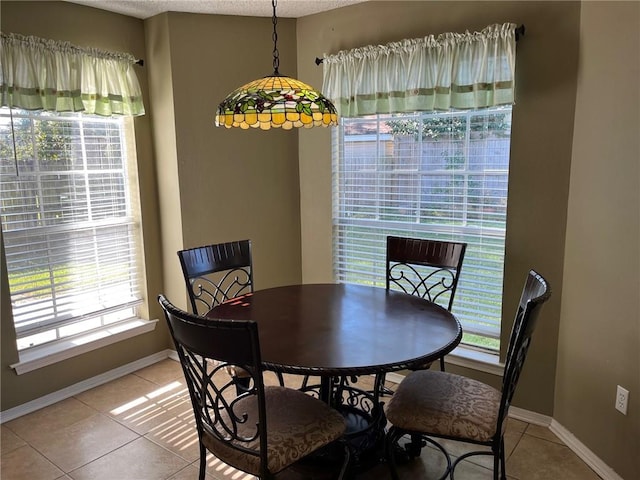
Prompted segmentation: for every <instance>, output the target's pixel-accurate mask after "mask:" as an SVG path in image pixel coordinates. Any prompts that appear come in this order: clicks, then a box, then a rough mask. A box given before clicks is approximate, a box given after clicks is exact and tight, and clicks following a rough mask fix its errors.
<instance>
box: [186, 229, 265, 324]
mask: <svg viewBox="0 0 640 480" xmlns="http://www.w3.org/2000/svg"><path fill="white" fill-rule="evenodd" d="M178 257H179V258H180V265H181V267H182V273H183V274H184V280H185V282H186V284H187V290H188V292H189V301H190V302H191V308H192V309H193V313H195V314H201V315H203V314H205V313H206V312H208V311H209V310H211V309H212V308H213V307H214V306H216V305H218V304H220V303H222V302H224V301H226V300H230V299H232V298H235V297H237V296H239V295H244V294H245V293H250V292H253V261H252V257H251V240H240V241H234V242H226V243H218V244H213V245H206V246H202V247H196V248H190V249H187V250H180V251H179V252H178Z"/></svg>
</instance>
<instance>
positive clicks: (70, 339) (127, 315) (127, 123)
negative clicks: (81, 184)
mask: <svg viewBox="0 0 640 480" xmlns="http://www.w3.org/2000/svg"><path fill="white" fill-rule="evenodd" d="M0 113H1V116H2V117H3V118H5V120H4V122H3V123H5V124H6V123H7V120H6V119H7V118H9V119H10V122H11V124H10V125H9V128H10V129H12V128H13V124H14V119H15V118H27V119H28V120H29V122H30V123H29V125H30V128H32V126H33V122H34V120H35V121H38V120H39V119H45V118H46V120H53V121H62V122H67V123H68V122H70V121H71V122H72V123H73V122H76V123H77V124H79V125H82V124H84V123H94V124H95V123H96V122H105V123H103V124H102V125H107V124H109V125H113V124H116V126H117V129H118V139H119V140H118V146H119V148H120V156H119V158H120V161H121V164H122V165H121V171H119V172H112V173H114V175H122V181H123V182H124V185H125V189H126V190H127V192H126V193H125V194H124V197H125V200H124V203H125V204H126V205H125V210H126V214H125V215H124V216H122V217H118V218H116V219H115V220H114V219H113V218H104V219H102V220H99V221H96V222H94V223H95V225H89V223H91V222H85V224H86V225H85V226H88V227H89V228H90V229H95V228H97V227H100V226H101V225H106V226H109V224H120V226H122V227H123V228H125V229H126V230H128V231H129V232H130V233H129V236H128V240H127V241H128V242H129V243H130V248H131V249H132V251H133V253H132V257H133V258H130V259H129V260H128V261H127V262H125V263H127V264H128V265H130V268H132V269H133V270H135V272H131V271H128V274H133V275H134V280H133V282H135V284H136V285H135V287H134V291H133V292H134V293H133V294H134V295H135V298H132V299H131V300H130V301H126V302H122V303H121V304H120V305H115V306H108V307H105V308H103V309H100V310H97V311H93V312H88V313H84V314H80V315H79V316H77V317H72V318H70V319H65V320H61V319H57V318H56V317H55V316H54V317H52V318H49V319H48V320H45V321H44V322H42V324H41V325H40V326H37V327H32V328H31V329H28V331H31V332H32V333H34V334H35V335H38V332H45V333H44V336H45V337H47V339H46V340H45V341H42V342H38V343H33V344H32V343H31V342H30V341H25V338H27V336H26V335H25V334H24V333H23V332H20V328H19V327H18V326H16V327H17V328H16V329H15V330H16V347H17V350H18V355H19V358H20V362H19V363H18V364H16V365H12V366H13V367H14V368H16V371H18V370H21V371H18V373H24V372H25V371H30V370H32V369H33V368H38V367H39V366H43V365H46V364H50V363H54V362H55V361H59V360H61V359H64V358H69V357H70V356H75V355H77V354H79V353H83V352H84V351H88V350H91V349H93V348H98V347H99V346H103V345H106V344H109V343H113V342H115V341H119V340H121V339H124V338H128V337H130V336H133V335H137V334H140V333H145V332H147V331H150V330H152V329H153V328H155V323H156V321H148V320H143V319H140V318H139V317H138V308H137V307H139V306H141V305H143V304H144V301H145V300H144V296H143V292H144V288H143V280H144V265H143V261H142V260H141V259H142V258H143V247H142V231H141V229H142V226H141V213H140V202H139V191H138V188H139V185H138V179H137V158H136V152H135V130H134V125H133V119H132V117H130V116H123V117H116V118H113V117H100V116H96V115H83V114H81V113H73V114H57V113H49V112H42V111H26V110H17V109H9V108H7V107H3V108H2V110H0ZM12 134H13V132H12ZM34 135H35V134H34V132H33V130H32V131H31V132H30V133H29V134H28V136H29V137H30V138H31V141H33V142H35V140H33V136H34ZM70 137H71V138H72V141H80V142H83V141H84V140H85V139H84V138H82V139H80V137H79V136H78V135H75V134H73V135H70ZM83 147H84V145H83ZM11 148H13V145H12V147H11ZM33 148H34V151H35V148H36V147H35V146H34V147H33ZM38 154H39V153H34V155H38ZM101 155H102V153H100V154H99V156H101ZM83 156H84V157H83V158H82V164H83V168H82V169H80V170H78V169H76V168H75V167H76V165H75V163H74V171H75V170H78V171H81V172H83V173H84V174H85V175H86V182H87V184H86V186H87V188H90V187H89V177H90V176H91V175H90V174H96V175H97V176H99V175H101V174H102V175H105V171H104V169H102V168H95V169H90V168H88V164H87V158H86V152H83ZM11 160H12V161H13V160H14V159H13V158H12V159H11ZM15 161H16V163H17V159H15ZM69 161H72V160H69ZM76 161H77V159H74V160H73V162H76ZM16 167H17V165H16ZM98 172H100V173H98ZM51 173H52V172H51V171H49V172H45V173H44V174H51ZM53 173H55V171H54V172H53ZM39 174H42V171H39ZM63 174H67V175H70V174H69V171H66V172H63ZM109 186H111V187H112V185H111V184H107V188H108V187H109ZM99 188H101V187H96V189H95V190H98V189H99ZM92 192H93V191H92ZM38 193H39V195H42V193H43V191H42V190H41V189H40V190H38ZM94 193H95V192H94ZM112 195H114V194H113V193H112ZM107 200H108V201H112V200H113V198H111V199H110V200H109V199H107ZM92 201H93V200H89V201H88V203H92ZM43 203H44V202H43ZM25 210H26V209H25ZM4 213H5V212H3V222H2V230H3V237H2V238H3V251H4V255H5V257H7V254H8V248H7V243H9V242H8V239H7V237H9V238H11V236H12V235H13V234H14V233H15V232H16V231H13V232H12V231H9V230H8V229H5V221H4V220H5V216H4ZM77 223H80V222H75V223H73V224H72V225H77ZM65 229H67V230H70V231H74V227H73V226H69V225H64V224H62V225H53V226H49V227H45V228H44V229H43V231H46V230H51V231H56V230H59V231H65ZM18 231H19V230H18ZM94 236H95V235H94ZM97 238H98V237H96V239H95V240H94V243H95V242H97ZM9 241H10V240H9ZM96 255H98V254H96ZM96 258H98V257H96ZM76 261H77V260H76ZM48 264H49V266H50V267H51V261H50V260H49V262H48ZM10 269H11V263H10V259H7V279H9V273H10V272H9V271H10ZM10 283H11V282H10ZM53 284H55V281H54V282H53ZM13 293H14V290H13V288H11V285H10V295H11V300H12V312H14V311H15V302H14V297H13ZM83 323H84V324H85V325H84V326H82V324H83ZM14 325H16V324H15V318H14ZM80 327H81V328H80ZM63 329H66V330H67V332H66V334H61V333H62V330H63ZM47 333H48V336H47ZM53 337H55V338H53ZM92 345H93V346H92ZM47 357H50V358H49V359H48V360H47ZM25 364H30V365H31V366H26V367H25Z"/></svg>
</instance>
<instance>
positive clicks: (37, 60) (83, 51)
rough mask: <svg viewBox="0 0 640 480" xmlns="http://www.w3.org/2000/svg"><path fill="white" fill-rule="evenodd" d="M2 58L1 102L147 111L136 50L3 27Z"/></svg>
mask: <svg viewBox="0 0 640 480" xmlns="http://www.w3.org/2000/svg"><path fill="white" fill-rule="evenodd" d="M0 62H1V63H0V66H1V70H0V96H1V102H2V103H1V106H6V107H12V108H22V109H25V110H47V111H53V112H83V113H89V114H96V115H102V116H112V115H134V116H135V115H144V105H143V103H142V92H141V90H140V84H139V83H138V78H137V77H136V73H135V62H136V59H135V58H134V57H133V56H132V55H130V54H127V53H116V52H107V51H103V50H98V49H95V48H81V47H76V46H74V45H71V44H70V43H68V42H57V41H53V40H45V39H42V38H38V37H33V36H29V37H26V36H23V35H18V34H12V33H10V34H5V33H2V34H1V42H0Z"/></svg>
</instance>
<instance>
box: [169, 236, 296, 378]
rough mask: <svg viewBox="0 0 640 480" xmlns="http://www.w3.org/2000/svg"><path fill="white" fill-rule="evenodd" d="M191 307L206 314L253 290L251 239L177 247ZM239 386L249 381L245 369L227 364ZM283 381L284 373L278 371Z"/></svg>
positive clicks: (194, 310) (200, 313)
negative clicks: (186, 247) (183, 248)
mask: <svg viewBox="0 0 640 480" xmlns="http://www.w3.org/2000/svg"><path fill="white" fill-rule="evenodd" d="M178 258H179V259H180V266H181V267H182V273H183V275H184V281H185V284H186V287H187V293H188V294H189V302H190V303H191V309H192V311H193V313H194V314H196V315H204V314H205V313H207V312H208V311H209V310H211V309H212V308H213V307H215V306H216V305H219V304H220V303H222V302H225V301H227V300H231V299H233V298H236V297H238V296H240V295H244V294H246V293H251V292H253V258H252V253H251V240H238V241H233V242H225V243H217V244H212V245H205V246H201V247H195V248H189V249H186V250H180V251H178ZM228 373H229V375H231V376H232V377H233V378H234V380H235V382H236V384H237V386H238V388H243V387H244V386H245V384H246V383H247V382H248V375H247V374H246V372H243V371H242V370H237V369H234V368H231V367H230V368H228ZM277 376H278V380H279V381H280V385H284V379H283V377H282V375H281V374H277Z"/></svg>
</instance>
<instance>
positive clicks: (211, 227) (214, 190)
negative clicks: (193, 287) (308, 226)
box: [145, 13, 302, 308]
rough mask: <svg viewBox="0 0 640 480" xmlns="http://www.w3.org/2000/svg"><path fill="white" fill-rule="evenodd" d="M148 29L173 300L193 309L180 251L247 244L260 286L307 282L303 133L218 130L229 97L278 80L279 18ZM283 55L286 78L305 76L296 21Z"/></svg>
mask: <svg viewBox="0 0 640 480" xmlns="http://www.w3.org/2000/svg"><path fill="white" fill-rule="evenodd" d="M145 28H146V30H147V56H148V57H150V60H151V61H155V58H156V56H159V57H160V60H161V66H155V65H151V64H150V67H149V68H151V69H152V73H151V75H150V80H149V83H150V89H151V92H152V95H151V99H152V104H151V106H152V110H153V112H154V113H153V115H152V121H153V128H154V139H155V142H156V157H157V161H158V165H159V168H158V182H159V184H160V185H161V187H160V192H161V197H160V209H161V210H160V211H161V218H162V224H163V225H162V229H163V240H164V241H165V248H164V258H163V265H164V268H165V285H164V288H165V293H166V294H167V295H168V296H169V298H171V299H172V300H174V301H175V303H176V304H177V305H179V306H182V307H183V308H186V306H187V303H186V293H185V288H184V281H183V280H182V274H181V272H180V266H179V263H178V257H177V256H176V251H177V250H179V249H181V248H190V247H195V246H198V245H203V244H207V243H217V242H226V241H230V240H241V239H244V238H248V239H251V241H252V252H253V266H254V281H255V288H256V289H262V288H267V287H271V286H278V285H286V284H291V283H299V282H300V281H301V278H302V276H301V268H300V261H301V260H300V255H301V253H300V200H299V199H300V187H299V181H298V136H297V135H296V133H295V132H286V131H282V130H272V131H269V132H264V131H260V130H249V131H240V130H238V129H230V130H229V129H226V128H217V127H215V126H214V117H215V111H216V108H217V106H218V104H219V103H220V102H221V101H222V100H223V99H224V97H226V96H227V94H229V93H230V92H231V91H232V90H235V89H236V88H238V87H239V86H240V85H243V84H245V83H247V82H249V81H251V80H254V79H256V78H260V77H263V76H265V75H270V74H271V73H273V57H272V50H273V44H272V43H271V34H272V31H273V24H272V22H271V19H270V18H257V17H231V16H221V15H195V14H184V13H168V14H163V15H159V16H157V17H154V18H151V19H148V20H146V21H145ZM247 32H251V34H250V35H249V34H247ZM278 50H279V56H280V70H281V72H282V73H283V74H289V75H292V76H295V73H296V71H295V63H296V44H295V21H294V20H292V19H279V21H278ZM156 70H158V71H157V72H156ZM159 112H162V114H160V113H159ZM165 195H166V196H165ZM180 237H181V238H180Z"/></svg>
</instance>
